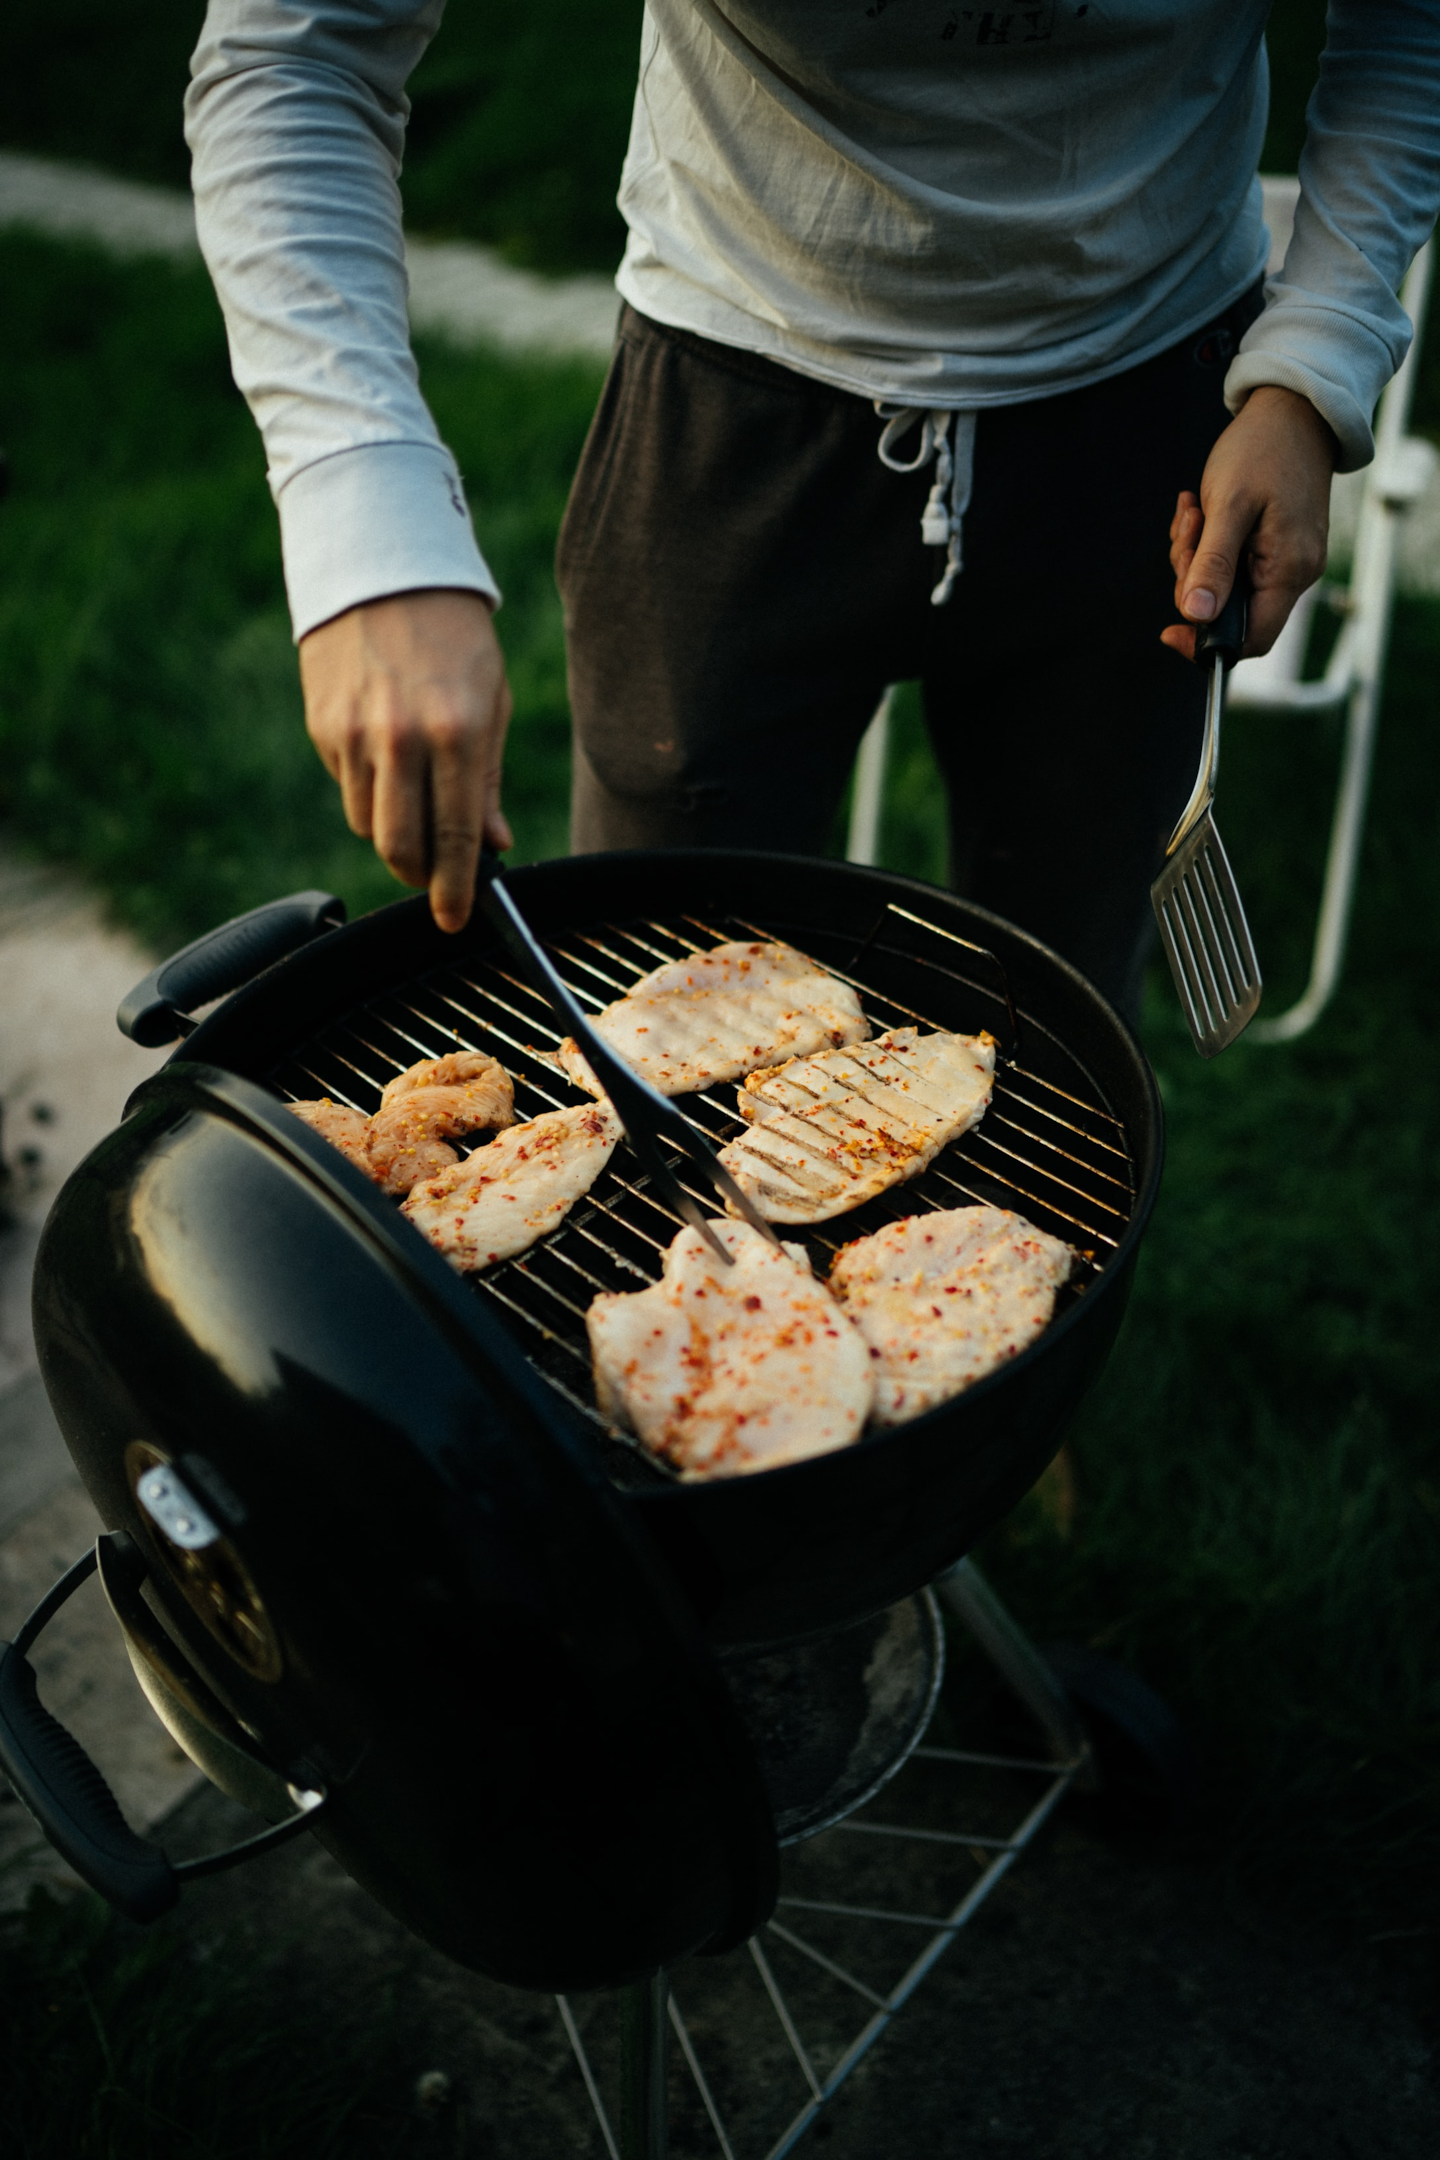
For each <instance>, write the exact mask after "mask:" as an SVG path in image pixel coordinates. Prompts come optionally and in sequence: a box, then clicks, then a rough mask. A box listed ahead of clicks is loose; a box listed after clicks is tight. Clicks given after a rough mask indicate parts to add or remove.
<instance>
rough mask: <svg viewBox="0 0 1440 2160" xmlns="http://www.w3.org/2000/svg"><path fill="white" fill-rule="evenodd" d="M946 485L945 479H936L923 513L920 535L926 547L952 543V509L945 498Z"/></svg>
mask: <svg viewBox="0 0 1440 2160" xmlns="http://www.w3.org/2000/svg"><path fill="white" fill-rule="evenodd" d="M948 478H949V475H948V474H947V475H946V479H947V480H948ZM945 486H946V482H945V480H937V481H936V483H935V485H934V487H932V488H931V490H930V500H929V501H928V502H927V503H926V505H925V509H924V512H923V514H922V515H921V519H920V536H921V539H922V541H923V542H924V545H925V546H926V547H948V546H949V544H950V530H951V526H950V509H949V505H948V504H947V503H946V500H945ZM912 515H913V513H912Z"/></svg>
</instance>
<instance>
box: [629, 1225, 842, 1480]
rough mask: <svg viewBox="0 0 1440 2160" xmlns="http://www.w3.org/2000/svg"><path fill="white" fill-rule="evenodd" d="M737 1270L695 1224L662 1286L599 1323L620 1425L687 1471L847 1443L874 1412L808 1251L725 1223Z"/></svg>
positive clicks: (748, 1465)
mask: <svg viewBox="0 0 1440 2160" xmlns="http://www.w3.org/2000/svg"><path fill="white" fill-rule="evenodd" d="M712 1227H713V1228H714V1230H715V1233H716V1235H717V1236H718V1237H719V1238H721V1239H722V1240H723V1241H724V1243H725V1245H726V1246H727V1248H728V1249H729V1251H731V1252H732V1253H733V1254H734V1255H735V1264H734V1266H733V1267H726V1266H725V1264H724V1262H723V1261H721V1260H719V1259H717V1258H716V1256H715V1254H714V1253H713V1252H712V1251H711V1250H710V1248H709V1246H708V1245H707V1244H706V1242H705V1240H704V1238H703V1237H702V1236H701V1235H700V1233H699V1231H698V1230H682V1231H681V1232H680V1235H679V1236H678V1237H677V1238H676V1239H675V1240H674V1242H673V1243H672V1245H671V1247H670V1250H669V1252H668V1253H667V1254H666V1256H665V1271H664V1274H663V1275H662V1277H661V1279H660V1281H659V1282H658V1283H656V1284H654V1285H653V1286H652V1287H651V1288H650V1289H648V1290H637V1291H634V1292H632V1293H630V1294H628V1295H627V1294H624V1293H616V1294H612V1293H609V1292H607V1293H605V1294H603V1295H602V1296H600V1297H597V1298H596V1299H595V1301H594V1303H593V1304H592V1305H591V1307H590V1311H589V1314H588V1315H587V1324H588V1327H589V1330H590V1349H591V1354H592V1356H593V1358H594V1361H595V1389H596V1395H597V1399H598V1401H599V1404H600V1408H601V1410H602V1411H603V1412H604V1414H605V1415H606V1416H607V1417H612V1418H614V1419H615V1420H616V1421H617V1422H619V1423H623V1424H625V1425H628V1426H629V1427H630V1428H631V1430H632V1431H634V1432H636V1433H638V1435H639V1437H640V1439H641V1440H642V1441H643V1442H644V1444H645V1446H646V1447H647V1448H649V1449H651V1450H652V1451H653V1452H654V1453H655V1454H656V1455H661V1456H663V1457H664V1458H665V1460H666V1461H667V1462H670V1463H673V1464H674V1465H675V1467H676V1469H678V1470H681V1471H683V1472H684V1473H685V1474H686V1476H687V1477H692V1478H706V1477H737V1476H740V1475H742V1474H744V1473H745V1472H747V1471H751V1470H771V1469H775V1468H777V1467H778V1466H779V1465H780V1464H781V1463H791V1462H799V1461H800V1460H802V1458H803V1457H805V1456H807V1455H822V1454H825V1453H827V1452H828V1451H829V1450H830V1449H831V1448H840V1447H847V1446H848V1445H849V1444H850V1442H851V1441H852V1440H856V1439H858V1438H859V1436H860V1432H861V1428H862V1427H863V1426H864V1423H865V1420H866V1418H867V1416H868V1415H869V1412H870V1403H871V1397H872V1394H873V1388H874V1383H873V1381H872V1379H871V1368H872V1360H871V1358H870V1356H869V1353H868V1352H867V1350H866V1347H865V1344H864V1342H863V1341H862V1339H861V1337H860V1335H859V1334H858V1332H857V1331H856V1329H855V1328H854V1327H853V1326H852V1325H851V1323H850V1322H849V1321H848V1320H847V1319H846V1317H845V1315H844V1314H843V1313H842V1312H841V1311H840V1309H839V1307H838V1306H837V1305H836V1303H835V1301H834V1299H833V1298H832V1297H831V1296H830V1294H829V1292H828V1291H827V1290H826V1289H824V1287H823V1286H822V1285H821V1284H820V1283H817V1282H816V1281H815V1278H814V1277H813V1276H812V1274H811V1273H810V1267H809V1263H808V1261H807V1260H806V1258H805V1255H804V1253H803V1252H802V1251H801V1249H800V1248H799V1247H798V1246H787V1247H786V1248H785V1250H784V1251H783V1252H777V1250H776V1249H775V1247H774V1246H773V1245H771V1244H770V1243H769V1242H768V1240H767V1239H765V1238H763V1237H762V1236H761V1235H760V1233H759V1231H758V1230H752V1229H751V1228H750V1226H749V1224H748V1223H730V1222H717V1223H715V1224H714V1225H713V1226H712Z"/></svg>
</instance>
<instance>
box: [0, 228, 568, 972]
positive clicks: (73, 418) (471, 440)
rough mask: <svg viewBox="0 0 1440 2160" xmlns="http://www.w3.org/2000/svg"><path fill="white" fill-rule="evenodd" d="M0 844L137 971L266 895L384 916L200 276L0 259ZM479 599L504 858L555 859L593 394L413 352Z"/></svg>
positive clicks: (21, 251) (531, 373)
mask: <svg viewBox="0 0 1440 2160" xmlns="http://www.w3.org/2000/svg"><path fill="white" fill-rule="evenodd" d="M0 289H3V290H4V292H5V293H6V295H7V325H6V335H5V338H4V340H3V343H0V440H5V441H6V442H7V443H8V447H9V451H10V457H11V463H12V490H11V495H10V498H9V500H8V501H7V502H6V504H5V505H4V508H3V511H0V817H3V818H4V819H6V820H7V821H8V823H9V824H10V826H11V827H12V829H13V830H14V831H16V832H17V833H19V834H20V835H21V836H22V837H24V838H25V839H27V840H29V841H30V842H31V843H33V844H34V845H35V846H36V847H38V848H40V849H42V850H43V851H44V852H45V853H47V854H49V855H51V856H53V857H55V858H56V859H59V860H63V861H66V862H70V863H73V864H74V865H75V866H76V867H77V868H79V869H82V870H83V871H85V872H86V873H87V874H88V875H89V876H91V877H93V878H94V879H95V880H96V881H97V882H98V883H99V884H100V885H101V886H102V887H103V888H104V889H105V890H107V891H108V892H109V893H110V894H111V895H112V896H113V898H114V902H115V905H116V908H117V910H118V911H119V913H120V914H121V915H122V916H123V917H124V918H125V919H126V920H127V921H129V922H130V923H132V924H133V925H134V926H135V927H136V928H137V929H138V930H140V931H141V932H142V934H143V935H145V936H146V937H148V938H150V939H151V940H153V941H154V942H155V943H156V944H158V945H164V944H167V943H169V944H173V943H174V942H175V941H176V940H177V939H183V938H185V937H189V936H193V935H194V934H195V933H196V932H197V931H198V930H199V929H201V928H204V927H205V926H206V925H207V924H209V923H212V922H214V921H217V920H219V919H220V918H222V917H223V916H226V915H230V914H233V913H235V912H236V911H237V910H239V909H241V908H244V907H249V906H253V905H254V904H255V903H256V902H258V901H260V900H263V899H266V898H269V897H271V896H273V894H274V893H276V892H277V891H281V890H286V889H290V888H293V887H297V886H303V885H315V884H322V885H326V886H329V887H332V888H333V889H334V890H336V891H338V892H340V893H342V894H343V895H344V897H345V898H346V900H347V901H348V902H349V904H350V906H351V908H352V909H354V910H358V909H361V908H365V907H372V906H375V905H376V904H378V903H379V902H380V901H382V900H385V899H390V898H393V897H395V896H396V893H397V891H398V888H397V887H396V885H395V883H394V881H393V880H392V879H391V878H390V876H389V874H388V873H387V872H386V871H384V870H383V869H382V868H381V867H380V866H379V864H378V863H377V862H376V861H375V859H374V857H373V855H372V854H371V851H370V849H369V847H368V846H367V845H366V844H365V843H363V842H361V841H359V840H356V839H355V838H354V837H353V836H352V835H351V834H350V833H348V832H347V831H346V829H345V825H344V820H343V818H342V817H341V815H340V811H339V808H338V804H337V801H336V797H335V791H334V789H333V787H332V786H331V783H330V781H329V780H328V778H327V777H326V775H325V774H324V772H323V771H322V769H321V767H320V765H319V763H318V761H317V760H316V758H315V756H314V754H313V752H312V751H311V749H310V747H309V744H308V742H307V740H306V738H305V735H304V731H303V727H302V724H301V717H300V702H299V693H298V689H297V683H296V668H295V655H294V651H293V649H292V646H291V643H290V632H289V626H288V621H287V617H286V614H285V606H284V597H283V588H282V584H281V576H280V555H279V544H278V539H277V534H276V525H275V516H274V511H273V509H272V507H271V505H270V502H269V499H268V496H267V493H266V490H265V486H264V482H263V462H262V458H261V453H260V448H259V443H258V439H257V437H256V434H255V430H254V428H253V426H252V425H251V422H250V418H249V415H248V413H247V412H246V410H245V407H244V405H243V403H242V402H241V400H240V398H239V397H238V395H237V394H236V392H235V390H234V388H233V387H232V385H231V382H230V377H229V370H228V366H227V362H226V353H225V340H224V335H223V331H222V328H221V324H220V317H219V311H218V309H217V307H216V305H215V301H214V298H213V295H212V294H211V292H210V289H209V285H208V282H207V280H206V278H205V276H204V274H203V272H201V271H200V270H198V269H196V270H177V269H174V268H171V267H170V266H168V265H166V264H164V263H159V262H146V263H142V264H134V265H129V266H124V267H122V266H120V265H118V264H115V263H113V262H111V261H109V260H107V259H106V258H105V257H103V256H101V255H99V254H97V253H93V252H90V251H88V250H85V249H79V248H68V247H59V246H56V245H54V244H51V243H47V242H43V241H39V240H33V239H27V238H22V237H19V236H15V235H8V236H6V235H0ZM422 365H423V368H424V378H425V387H426V389H427V391H428V393H429V395H430V397H431V400H432V402H433V404H434V407H435V410H436V412H437V414H438V416H439V418H440V423H441V426H442V427H443V429H444V431H445V434H446V436H447V438H448V440H449V441H450V442H451V443H452V445H453V446H454V448H455V450H456V452H457V454H458V456H459V458H460V461H461V465H462V468H463V469H464V471H465V474H466V480H467V485H468V487H469V490H470V494H471V498H472V500H473V502H474V504H475V508H476V517H477V522H478V523H479V524H480V526H481V529H482V531H483V533H484V537H485V545H486V548H487V551H488V553H489V555H490V559H491V561H492V562H493V564H494V566H495V569H496V572H497V575H498V576H499V577H500V579H501V581H502V584H503V586H504V589H505V594H506V604H505V607H504V609H503V610H502V613H501V616H500V624H501V629H502V632H503V635H504V639H505V644H506V649H507V653H508V656H509V661H510V669H511V680H512V683H513V686H514V691H515V706H516V710H515V722H514V735H513V747H512V750H511V755H510V760H509V768H508V770H509V797H508V800H509V807H510V812H511V817H512V821H513V823H514V825H515V829H516V836H517V842H518V850H517V852H518V855H519V856H520V857H522V858H524V857H526V856H534V855H545V854H554V853H557V852H559V851H561V850H562V849H563V847H564V841H565V809H564V796H565V787H566V776H567V773H568V762H569V751H568V720H567V706H566V698H565V680H564V647H563V639H562V634H561V626H560V608H559V601H558V599H557V597H556V593H555V586H554V579H553V575H552V572H551V556H552V552H553V547H554V535H555V529H556V525H557V523H558V520H559V515H560V511H561V508H562V506H563V503H564V498H565V492H566V488H567V486H568V483H569V477H570V473H571V471H572V469H573V467H574V464H575V460H576V458H577V456H578V454H579V449H580V444H581V441H582V440H583V437H584V432H585V428H586V426H587V425H588V422H589V417H590V413H591V410H592V408H593V405H594V401H595V395H596V391H597V387H598V383H599V379H600V371H599V369H598V368H596V367H595V366H593V365H587V364H583V363H564V362H552V363H549V364H532V363H526V364H524V365H520V364H517V363H515V362H513V361H501V360H495V359H490V358H487V357H485V356H476V355H464V356H461V355H458V354H456V353H454V352H451V351H448V350H446V349H444V348H442V347H434V348H426V349H425V350H424V351H423V352H422Z"/></svg>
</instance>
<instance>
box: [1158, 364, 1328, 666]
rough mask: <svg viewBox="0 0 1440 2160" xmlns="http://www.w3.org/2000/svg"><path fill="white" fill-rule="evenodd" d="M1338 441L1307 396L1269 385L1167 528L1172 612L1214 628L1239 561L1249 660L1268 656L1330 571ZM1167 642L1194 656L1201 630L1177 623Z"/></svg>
mask: <svg viewBox="0 0 1440 2160" xmlns="http://www.w3.org/2000/svg"><path fill="white" fill-rule="evenodd" d="M1335 452H1336V442H1335V437H1334V436H1333V435H1332V434H1331V432H1330V429H1329V426H1328V425H1327V423H1326V422H1325V421H1324V420H1322V419H1321V417H1320V415H1319V413H1318V412H1317V411H1316V410H1315V407H1314V406H1313V405H1312V404H1311V403H1310V400H1309V399H1308V398H1304V397H1301V396H1300V395H1299V394H1298V392H1296V391H1294V390H1282V389H1280V388H1279V387H1278V386H1277V385H1273V384H1268V383H1267V384H1262V386H1261V387H1260V388H1259V389H1258V390H1252V391H1251V393H1250V395H1249V397H1248V398H1246V400H1245V403H1244V404H1243V405H1242V406H1241V408H1240V410H1239V412H1238V413H1237V414H1236V416H1235V418H1234V419H1233V420H1232V421H1231V423H1230V425H1229V427H1227V428H1226V430H1225V432H1224V434H1223V435H1221V436H1220V438H1219V440H1218V441H1217V442H1216V444H1215V447H1214V449H1213V450H1212V451H1211V452H1210V456H1209V459H1208V460H1207V462H1206V466H1205V473H1204V477H1203V479H1202V480H1201V482H1200V494H1199V498H1198V500H1197V498H1196V497H1195V496H1194V495H1192V494H1190V493H1189V491H1188V490H1187V491H1186V493H1184V494H1183V495H1181V497H1180V499H1179V501H1178V502H1177V503H1176V505H1175V516H1174V519H1173V521H1172V522H1171V526H1170V566H1171V568H1172V569H1173V570H1174V572H1175V605H1176V607H1177V608H1178V609H1179V610H1180V613H1181V614H1182V615H1183V616H1185V618H1186V621H1187V623H1188V624H1190V625H1194V624H1196V623H1206V622H1211V621H1213V619H1214V618H1215V616H1216V615H1218V614H1219V612H1220V610H1221V608H1222V607H1224V605H1225V602H1226V601H1227V600H1228V599H1229V597H1230V588H1231V586H1232V585H1233V584H1234V582H1235V572H1236V570H1237V568H1238V567H1239V565H1240V564H1241V563H1242V562H1247V561H1248V564H1249V570H1250V586H1251V598H1250V627H1249V634H1248V635H1247V637H1246V640H1245V652H1246V654H1247V656H1249V655H1254V654H1257V653H1266V652H1269V650H1270V647H1271V646H1272V645H1273V644H1274V642H1275V640H1276V638H1277V637H1278V636H1279V635H1280V632H1281V631H1282V630H1283V629H1284V627H1285V623H1286V620H1287V618H1288V616H1289V614H1290V610H1291V608H1292V607H1294V605H1295V602H1296V601H1297V600H1298V599H1299V597H1300V595H1301V593H1302V592H1304V591H1305V589H1306V587H1307V586H1308V585H1313V584H1314V582H1315V580H1316V578H1318V577H1319V575H1320V573H1321V571H1322V570H1323V569H1324V568H1325V550H1326V542H1327V540H1328V537H1329V530H1330V481H1331V477H1332V475H1333V473H1334V471H1335ZM1160 637H1161V643H1162V644H1165V645H1169V646H1171V647H1172V648H1173V649H1174V650H1175V651H1176V652H1178V653H1183V654H1184V655H1185V658H1186V659H1187V660H1193V659H1194V657H1195V631H1194V629H1193V627H1191V628H1186V627H1184V626H1182V625H1181V624H1179V623H1176V624H1174V625H1172V627H1171V628H1170V629H1168V630H1162V631H1161V633H1160Z"/></svg>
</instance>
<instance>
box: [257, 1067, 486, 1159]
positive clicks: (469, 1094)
mask: <svg viewBox="0 0 1440 2160" xmlns="http://www.w3.org/2000/svg"><path fill="white" fill-rule="evenodd" d="M514 1103H515V1090H514V1088H513V1086H512V1085H511V1081H510V1075H509V1073H507V1072H506V1070H505V1068H504V1066H503V1065H500V1064H498V1063H497V1062H496V1060H495V1059H494V1058H492V1057H487V1056H486V1054H485V1052H484V1051H483V1050H452V1051H451V1052H450V1053H449V1055H448V1056H446V1057H442V1058H422V1059H421V1061H420V1063H419V1064H418V1065H412V1066H411V1067H410V1068H409V1070H408V1071H407V1072H403V1073H399V1074H397V1076H396V1078H395V1079H393V1080H392V1081H391V1082H390V1083H389V1085H388V1086H387V1087H386V1088H385V1090H384V1092H383V1094H382V1095H381V1097H380V1107H379V1109H378V1110H377V1111H376V1112H375V1114H374V1116H373V1117H368V1118H367V1117H364V1116H362V1114H361V1112H360V1111H358V1110H349V1109H347V1108H346V1107H345V1106H344V1104H342V1103H334V1102H331V1101H330V1100H329V1099H328V1097H327V1098H325V1099H324V1100H322V1101H320V1102H293V1103H290V1104H288V1105H287V1108H289V1109H290V1110H293V1111H294V1113H295V1115H296V1117H298V1118H303V1119H304V1121H305V1123H306V1124H307V1125H309V1126H310V1127H311V1129H312V1130H313V1131H315V1132H318V1133H319V1134H320V1135H321V1136H322V1138H324V1139H326V1140H328V1141H330V1143H331V1144H332V1146H334V1147H338V1148H339V1149H340V1151H341V1153H342V1154H343V1155H346V1156H348V1157H349V1159H350V1161H351V1162H353V1163H354V1165H355V1167H356V1169H357V1170H363V1171H364V1172H365V1175H366V1177H368V1178H373V1179H374V1181H375V1183H376V1184H377V1185H378V1186H379V1187H380V1189H381V1191H382V1192H387V1193H392V1194H399V1193H407V1192H409V1190H410V1188H411V1186H412V1185H415V1184H418V1183H419V1181H420V1179H422V1178H430V1177H434V1176H436V1175H437V1174H438V1173H439V1172H440V1171H442V1170H445V1169H448V1168H449V1167H450V1165H451V1164H452V1163H455V1162H458V1161H459V1157H458V1156H457V1154H456V1152H455V1150H454V1148H452V1147H447V1146H446V1144H445V1143H446V1141H447V1140H454V1139H458V1138H459V1137H460V1135H461V1134H462V1133H468V1132H478V1131H480V1130H481V1129H482V1128H483V1127H485V1126H487V1125H493V1126H501V1125H508V1124H509V1123H510V1120H511V1117H512V1116H513V1114H514Z"/></svg>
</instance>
